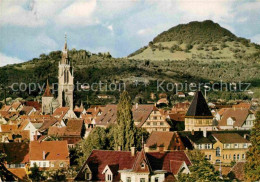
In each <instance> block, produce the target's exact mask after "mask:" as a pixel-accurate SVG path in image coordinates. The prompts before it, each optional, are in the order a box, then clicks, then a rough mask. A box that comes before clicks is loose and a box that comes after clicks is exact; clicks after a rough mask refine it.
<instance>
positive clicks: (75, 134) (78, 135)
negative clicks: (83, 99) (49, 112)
mask: <svg viewBox="0 0 260 182" xmlns="http://www.w3.org/2000/svg"><path fill="white" fill-rule="evenodd" d="M84 132H85V127H84V123H83V120H82V119H70V120H68V122H67V126H65V127H57V126H52V127H50V128H49V131H48V136H55V137H59V138H61V139H62V140H66V141H67V142H68V145H69V146H70V147H73V146H74V145H75V144H76V143H77V142H79V141H80V140H81V139H82V138H83V136H84V134H85V133H84Z"/></svg>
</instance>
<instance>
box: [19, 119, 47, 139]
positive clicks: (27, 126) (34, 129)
mask: <svg viewBox="0 0 260 182" xmlns="http://www.w3.org/2000/svg"><path fill="white" fill-rule="evenodd" d="M42 125H43V122H37V121H36V122H35V121H31V120H28V119H27V120H23V121H22V122H21V123H20V124H19V130H28V131H29V132H30V141H34V140H35V137H36V136H37V137H36V138H39V137H40V136H41V133H40V132H38V129H39V128H41V126H42Z"/></svg>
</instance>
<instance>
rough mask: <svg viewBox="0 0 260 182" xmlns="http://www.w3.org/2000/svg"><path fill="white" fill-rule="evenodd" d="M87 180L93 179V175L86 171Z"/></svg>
mask: <svg viewBox="0 0 260 182" xmlns="http://www.w3.org/2000/svg"><path fill="white" fill-rule="evenodd" d="M85 178H86V179H87V180H91V175H90V173H89V172H87V173H86V177H85Z"/></svg>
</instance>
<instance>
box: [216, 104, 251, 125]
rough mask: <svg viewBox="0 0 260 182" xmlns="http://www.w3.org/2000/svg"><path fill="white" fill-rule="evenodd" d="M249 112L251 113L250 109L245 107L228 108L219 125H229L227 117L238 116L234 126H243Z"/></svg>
mask: <svg viewBox="0 0 260 182" xmlns="http://www.w3.org/2000/svg"><path fill="white" fill-rule="evenodd" d="M249 113H250V111H249V110H248V109H245V108H240V109H236V108H229V109H226V110H225V111H224V113H223V115H222V118H221V120H220V121H219V123H218V126H227V119H228V118H230V117H233V118H236V121H235V123H234V125H233V126H237V127H241V126H242V125H243V124H244V122H245V120H246V118H247V116H248V114H249Z"/></svg>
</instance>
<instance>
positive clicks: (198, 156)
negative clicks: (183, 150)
mask: <svg viewBox="0 0 260 182" xmlns="http://www.w3.org/2000/svg"><path fill="white" fill-rule="evenodd" d="M188 156H189V158H190V160H191V162H192V165H191V166H190V167H189V169H190V172H191V173H190V174H180V175H179V177H178V180H179V181H181V182H189V181H221V179H220V176H219V173H218V172H217V171H215V168H214V166H213V165H212V164H210V162H209V161H208V160H207V159H206V158H205V156H204V154H203V153H201V152H200V151H198V150H192V151H188Z"/></svg>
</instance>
